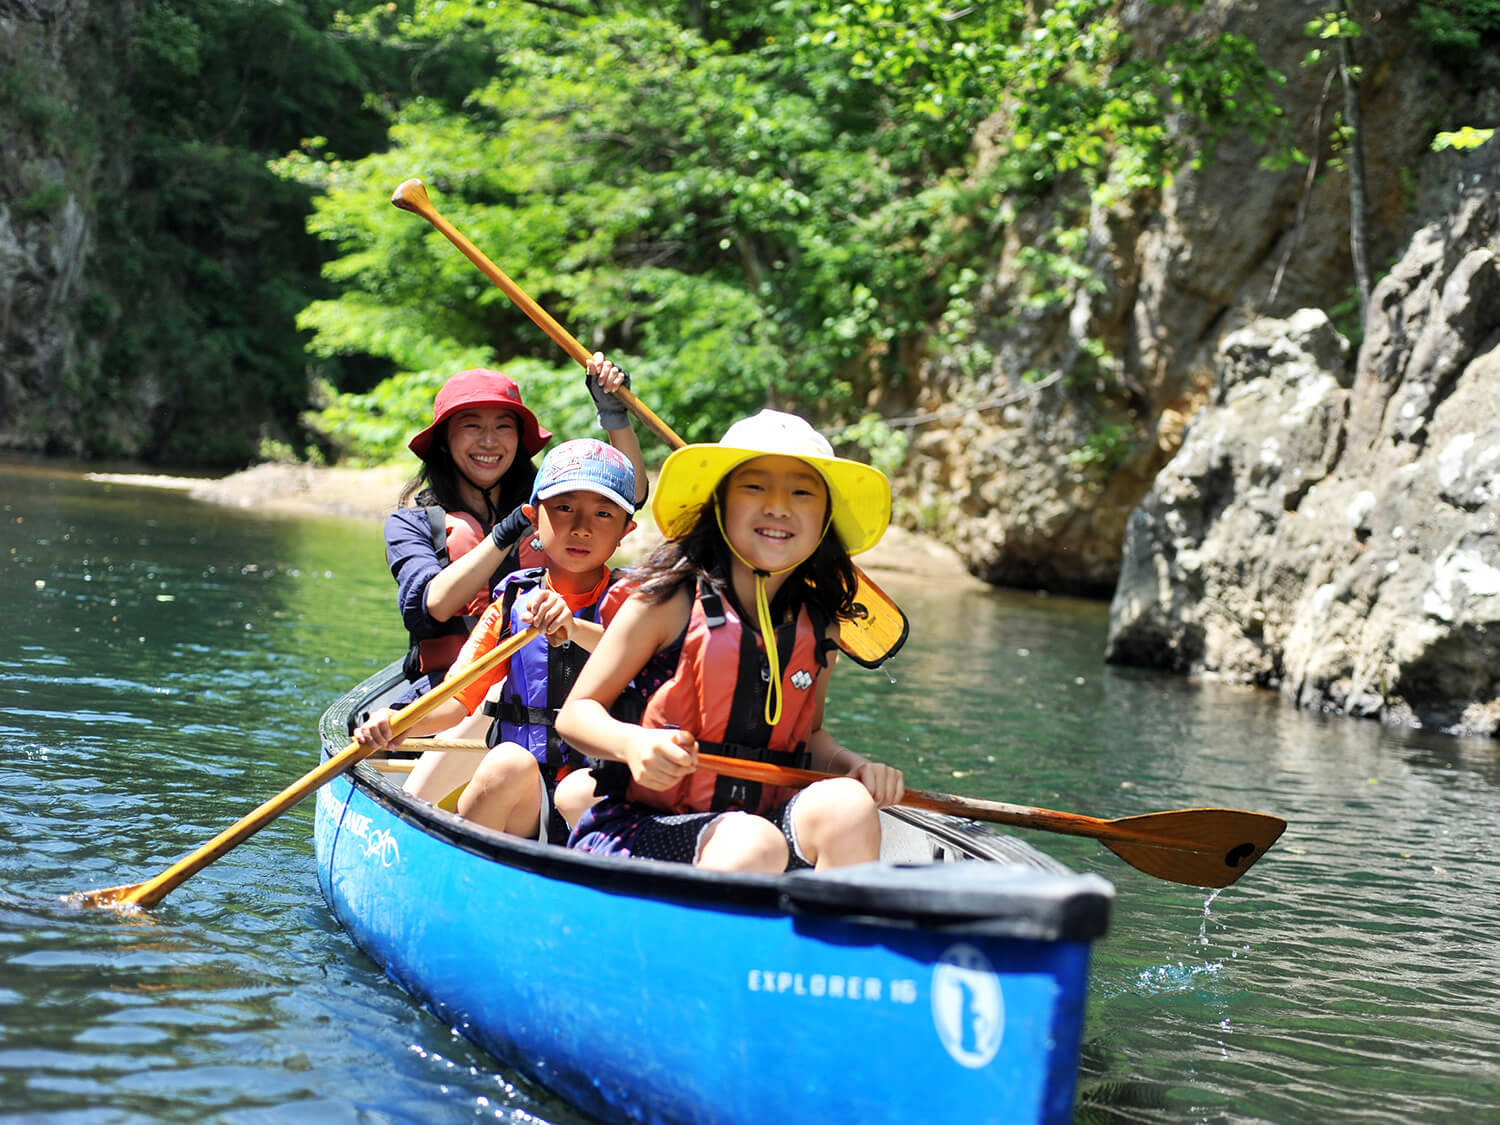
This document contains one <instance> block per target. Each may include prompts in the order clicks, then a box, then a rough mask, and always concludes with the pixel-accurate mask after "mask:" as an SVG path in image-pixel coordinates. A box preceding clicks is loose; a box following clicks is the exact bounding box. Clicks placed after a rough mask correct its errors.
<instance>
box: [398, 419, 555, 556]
mask: <svg viewBox="0 0 1500 1125" xmlns="http://www.w3.org/2000/svg"><path fill="white" fill-rule="evenodd" d="M535 482H536V466H535V465H533V464H532V463H531V458H529V457H527V456H526V451H525V450H523V449H521V448H520V446H517V447H516V456H515V459H514V460H512V461H511V463H510V468H508V469H506V470H505V474H504V475H503V476H502V477H501V478H500V494H499V498H498V500H496V501H495V502H494V504H493V505H492V506H491V507H490V510H489V511H487V512H480V511H476V510H475V509H473V508H471V507H470V506H469V505H468V504H465V503H464V498H463V491H462V489H460V488H459V472H458V467H457V466H456V465H454V463H453V454H452V452H451V451H450V450H449V449H448V434H447V428H446V427H444V429H443V432H442V433H440V434H438V435H437V440H435V441H434V442H433V443H432V448H431V449H429V450H428V451H427V459H426V460H425V461H423V462H422V467H421V469H419V470H418V471H417V475H416V476H414V477H412V478H411V480H409V481H407V482H406V486H405V487H404V488H402V490H401V499H400V501H399V505H400V506H401V507H403V508H404V507H406V505H407V504H409V503H411V502H412V501H413V500H415V502H416V503H417V504H418V505H420V506H422V507H426V506H428V505H429V504H436V505H438V506H439V507H440V508H442V509H443V511H445V512H468V513H469V515H471V516H473V517H474V518H475V519H477V520H478V521H479V523H480V526H482V527H483V528H484V529H485V530H486V531H488V530H489V529H490V528H492V527H494V526H495V523H496V522H497V521H498V520H500V519H502V518H503V517H505V516H508V515H510V513H511V512H512V511H514V510H515V508H516V507H517V506H518V505H521V504H524V503H526V502H527V501H528V500H530V499H531V487H532V485H533V484H534V483H535ZM485 500H486V502H488V501H489V493H485Z"/></svg>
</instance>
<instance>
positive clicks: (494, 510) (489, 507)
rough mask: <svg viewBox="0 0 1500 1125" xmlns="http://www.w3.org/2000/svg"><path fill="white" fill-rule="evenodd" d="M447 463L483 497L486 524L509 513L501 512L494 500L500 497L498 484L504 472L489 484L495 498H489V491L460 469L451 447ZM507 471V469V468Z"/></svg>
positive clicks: (503, 477) (498, 520)
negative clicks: (498, 478)
mask: <svg viewBox="0 0 1500 1125" xmlns="http://www.w3.org/2000/svg"><path fill="white" fill-rule="evenodd" d="M448 463H449V464H450V465H452V466H453V471H454V472H455V473H457V474H458V475H459V477H460V478H461V479H462V480H463V482H464V483H465V484H467V485H468V486H469V487H470V488H472V489H473V490H474V491H475V492H477V493H479V495H480V496H482V497H484V512H485V516H484V522H485V523H486V524H487V525H488V526H490V527H494V526H495V525H496V524H497V523H499V522H500V519H501V517H502V516H508V515H509V514H510V513H509V512H502V511H501V510H500V509H499V508H498V507H496V505H495V500H498V499H499V498H500V486H501V484H502V482H503V481H504V480H505V473H501V474H500V480H497V481H496V482H495V483H494V484H492V485H491V486H490V488H492V489H494V491H495V500H491V499H490V494H489V492H488V491H487V490H485V489H483V488H480V487H479V485H478V484H477V483H475V481H474V479H473V478H472V477H470V476H469V474H468V473H466V472H464V471H463V470H462V469H460V468H459V467H458V461H457V460H455V459H454V457H453V451H452V450H451V449H450V450H449V451H448ZM507 471H509V470H507Z"/></svg>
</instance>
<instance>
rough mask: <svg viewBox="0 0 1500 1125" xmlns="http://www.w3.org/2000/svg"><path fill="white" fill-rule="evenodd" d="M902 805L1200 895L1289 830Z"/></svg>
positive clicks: (994, 805)
mask: <svg viewBox="0 0 1500 1125" xmlns="http://www.w3.org/2000/svg"><path fill="white" fill-rule="evenodd" d="M698 764H699V766H700V767H702V768H704V769H710V770H714V771H715V772H718V773H724V774H728V775H730V776H731V777H741V778H744V779H746V780H749V781H760V782H764V783H766V784H770V785H785V786H789V787H792V788H801V787H803V786H807V785H811V784H813V783H814V782H817V781H823V780H826V779H828V778H830V777H834V776H837V775H834V774H826V773H819V772H817V771H816V770H801V769H792V768H790V767H787V766H777V765H772V764H771V763H769V762H754V761H748V760H745V759H743V758H727V757H723V756H721V755H717V754H699V755H698ZM900 803H901V804H902V805H905V806H907V807H909V808H915V809H926V810H928V811H930V812H938V813H945V814H947V815H948V816H957V817H967V818H968V819H970V820H984V821H990V822H992V823H995V824H1009V825H1013V826H1016V827H1020V828H1034V829H1038V830H1040V831H1043V832H1058V833H1061V834H1063V835H1067V836H1086V837H1089V838H1092V839H1095V840H1098V841H1100V842H1101V843H1102V844H1104V846H1105V847H1107V848H1109V850H1110V851H1112V852H1114V853H1115V855H1117V856H1119V857H1120V858H1121V859H1123V860H1124V861H1125V862H1126V863H1128V864H1130V866H1132V867H1134V868H1135V869H1136V870H1137V871H1143V872H1145V873H1146V874H1148V875H1154V876H1156V877H1157V878H1159V879H1167V880H1170V881H1172V882H1174V883H1186V884H1188V885H1189V886H1195V887H1227V886H1229V885H1230V884H1231V883H1233V882H1234V881H1235V880H1237V879H1238V878H1239V877H1240V876H1241V875H1243V874H1244V873H1245V872H1246V871H1248V870H1249V869H1250V866H1251V865H1252V864H1253V863H1255V861H1256V860H1258V859H1259V858H1260V857H1261V856H1262V855H1264V854H1265V852H1266V849H1267V848H1269V847H1270V846H1271V845H1272V844H1274V843H1275V842H1276V840H1277V839H1278V838H1279V837H1280V836H1281V833H1282V832H1283V831H1285V829H1286V821H1285V820H1283V819H1281V818H1280V817H1277V816H1269V815H1267V814H1265V813H1253V812H1245V811H1243V810H1240V809H1176V810H1172V811H1169V812H1157V813H1146V814H1144V815H1142V816H1130V817H1121V818H1120V819H1118V820H1101V819H1099V818H1097V817H1092V816H1083V815H1081V814H1079V813H1068V812H1057V811H1055V810H1053V809H1038V808H1032V807H1030V806H1028V805H1011V804H1005V803H1003V802H1000V801H981V800H978V799H976V798H973V797H954V796H950V795H949V794H946V793H924V792H922V791H921V790H919V789H908V790H907V791H906V793H905V795H904V796H903V797H902V798H901V801H900Z"/></svg>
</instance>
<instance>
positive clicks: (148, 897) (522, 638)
mask: <svg viewBox="0 0 1500 1125" xmlns="http://www.w3.org/2000/svg"><path fill="white" fill-rule="evenodd" d="M538 635H539V634H538V632H537V629H536V627H535V626H533V627H531V628H529V629H526V630H524V631H523V632H520V633H517V634H516V635H515V636H513V637H511V638H509V639H508V640H507V641H505V642H504V643H503V644H501V645H498V646H497V647H495V648H494V649H491V650H490V651H489V652H487V653H485V654H484V655H483V656H481V657H480V658H479V659H478V660H476V661H475V662H474V663H472V664H470V665H468V666H467V667H465V668H462V669H460V670H459V671H457V672H455V673H453V674H452V675H451V676H449V677H448V678H447V679H445V680H444V681H443V682H442V683H441V684H439V685H438V686H437V687H435V688H433V689H432V690H431V691H429V692H428V693H427V694H426V695H423V696H422V697H421V698H419V699H416V700H414V701H413V702H411V703H409V704H407V705H406V706H405V707H403V708H401V710H399V711H397V712H396V713H395V714H394V715H392V716H391V730H392V731H393V732H395V733H396V734H398V735H399V734H402V733H404V732H405V731H407V730H409V729H410V728H411V727H412V726H413V725H414V724H415V723H417V722H418V721H419V720H420V719H423V718H425V717H426V716H427V715H428V714H430V713H431V712H432V711H433V710H435V709H436V708H437V707H438V705H439V704H441V703H444V702H445V701H447V700H448V698H449V697H451V696H452V695H453V694H454V693H455V692H457V691H461V690H462V689H463V688H465V687H467V686H468V685H469V684H472V683H473V682H474V681H475V680H477V679H479V678H480V677H482V676H484V675H485V674H486V673H487V672H489V671H491V670H492V669H493V668H495V667H496V666H497V665H499V664H501V663H503V662H504V661H506V660H507V659H509V658H510V657H511V656H512V655H513V654H514V653H515V652H516V650H517V649H519V648H520V647H521V646H522V645H524V644H526V642H527V641H530V640H531V639H532V638H534V637H536V636H538ZM374 752H375V748H374V747H371V746H361V745H360V744H359V743H357V742H350V743H349V745H348V746H346V747H345V748H344V749H343V750H342V751H340V752H339V753H337V754H335V755H334V756H333V757H332V758H329V759H328V761H326V762H324V763H323V764H322V765H320V766H318V767H317V768H316V769H314V770H311V771H309V772H308V773H305V774H303V775H302V777H301V778H299V779H298V780H297V781H296V782H295V783H293V784H292V785H289V786H287V787H286V788H285V789H283V790H282V791H281V792H280V793H278V794H276V796H274V797H272V798H271V799H270V800H268V801H266V802H264V803H263V804H261V805H259V806H257V807H256V808H255V809H254V810H253V811H251V812H250V813H249V814H248V815H247V816H245V817H243V818H241V819H240V820H238V821H236V822H235V823H234V824H232V825H230V826H229V827H228V828H226V829H225V830H224V831H223V832H220V833H219V834H218V835H217V836H215V837H214V838H213V839H212V840H210V841H208V843H206V844H204V845H203V846H202V847H200V848H198V849H197V850H196V851H193V852H190V853H189V854H187V855H185V856H183V857H182V858H181V859H179V860H178V861H177V862H176V863H174V864H172V866H171V867H168V868H167V869H166V870H165V871H163V872H162V873H161V874H160V875H157V876H156V877H154V878H152V879H148V880H146V882H144V883H135V884H132V885H128V886H122V887H108V888H105V889H103V890H97V891H87V892H84V893H82V894H80V895H77V896H74V897H75V898H76V899H77V900H78V901H81V902H82V904H83V905H85V906H139V907H152V906H155V905H156V904H157V903H158V902H160V901H161V900H162V899H163V898H165V897H166V896H167V895H169V894H171V893H172V891H173V890H175V889H176V888H177V887H178V886H180V885H181V884H182V883H184V882H185V881H186V880H188V879H190V878H191V877H192V876H193V875H196V874H197V873H198V872H199V871H201V870H202V869H203V868H205V867H207V866H208V865H209V864H210V863H213V862H214V860H216V859H219V858H220V857H221V856H223V855H224V854H225V853H227V852H229V851H230V850H231V849H233V848H235V847H237V846H238V845H239V844H241V843H243V842H244V841H245V840H248V839H249V838H250V837H251V836H253V835H255V833H257V832H259V831H260V830H261V829H262V828H264V827H265V826H266V825H267V824H269V823H271V821H273V820H275V819H276V818H277V817H278V816H280V815H281V814H282V813H284V812H286V810H287V809H289V808H291V807H292V806H293V805H295V804H297V803H298V802H299V801H301V800H302V799H303V798H304V797H306V796H307V795H308V794H310V793H312V792H313V791H314V790H316V789H318V788H319V787H321V786H322V785H323V784H325V783H326V782H328V781H331V780H332V779H333V778H335V777H337V776H338V775H339V774H341V773H343V772H344V771H345V770H348V769H352V768H353V767H354V766H355V765H357V764H358V763H359V762H360V761H361V760H362V759H364V758H367V757H369V756H370V755H371V754H373V753H374Z"/></svg>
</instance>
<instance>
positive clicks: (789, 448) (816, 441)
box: [651, 410, 891, 555]
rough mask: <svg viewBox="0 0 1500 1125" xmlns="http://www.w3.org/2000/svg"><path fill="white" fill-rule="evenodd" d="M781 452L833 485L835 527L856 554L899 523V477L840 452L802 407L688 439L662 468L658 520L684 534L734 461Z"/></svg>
mask: <svg viewBox="0 0 1500 1125" xmlns="http://www.w3.org/2000/svg"><path fill="white" fill-rule="evenodd" d="M767 454H777V455H780V456H783V457H796V458H797V459H798V460H801V461H806V462H807V463H808V464H809V465H811V466H812V467H813V468H814V469H816V470H817V471H818V473H819V474H820V475H821V476H822V477H823V481H824V483H826V484H827V485H828V500H829V505H830V507H831V508H832V512H833V529H834V531H836V532H837V533H838V537H839V539H840V540H841V541H842V542H843V544H844V549H845V550H846V551H848V552H849V553H850V554H851V555H857V554H859V553H860V552H861V551H868V550H869V549H870V548H871V547H873V546H875V544H876V543H878V542H880V537H881V536H882V535H884V534H885V529H886V528H887V527H888V526H889V525H890V522H891V482H890V481H889V480H887V479H886V476H885V474H884V473H882V472H881V471H880V470H879V469H876V468H873V467H872V466H870V465H865V464H862V463H860V462H859V461H851V460H849V459H848V458H846V457H835V456H834V454H833V446H831V445H829V444H828V439H827V438H825V437H824V436H823V435H822V434H820V433H818V431H817V430H815V429H813V428H812V426H810V425H808V423H807V422H806V421H805V420H803V419H802V418H799V417H798V416H797V415H795V414H784V413H782V412H781V411H779V410H762V411H761V412H760V413H759V414H756V415H753V416H752V417H749V418H743V419H741V420H740V421H738V422H736V423H735V424H734V425H732V426H730V427H729V429H727V430H725V431H724V436H723V437H722V438H720V439H719V441H718V442H717V443H716V444H708V443H705V444H701V445H685V446H683V447H682V448H681V449H679V450H676V451H675V452H674V453H673V454H672V455H671V456H670V457H668V458H667V460H666V464H664V465H663V466H662V467H661V475H660V476H659V477H658V479H657V482H656V489H655V493H654V495H653V497H652V501H651V515H652V516H653V517H654V518H655V520H656V526H657V527H659V528H660V529H661V532H662V534H663V535H665V536H667V538H669V539H678V538H681V537H682V536H684V535H686V534H687V533H688V532H690V531H691V530H692V529H693V527H694V526H695V525H696V524H697V522H698V519H699V517H700V515H701V514H702V512H703V508H704V505H706V504H708V503H710V502H711V501H712V500H713V496H714V490H715V489H716V488H718V487H719V482H720V481H721V480H723V479H724V478H725V477H726V476H727V475H728V474H729V473H730V472H731V471H733V470H734V468H735V467H736V466H738V465H742V464H744V462H746V461H751V460H754V459H755V458H756V457H764V456H766V455H767Z"/></svg>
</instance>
